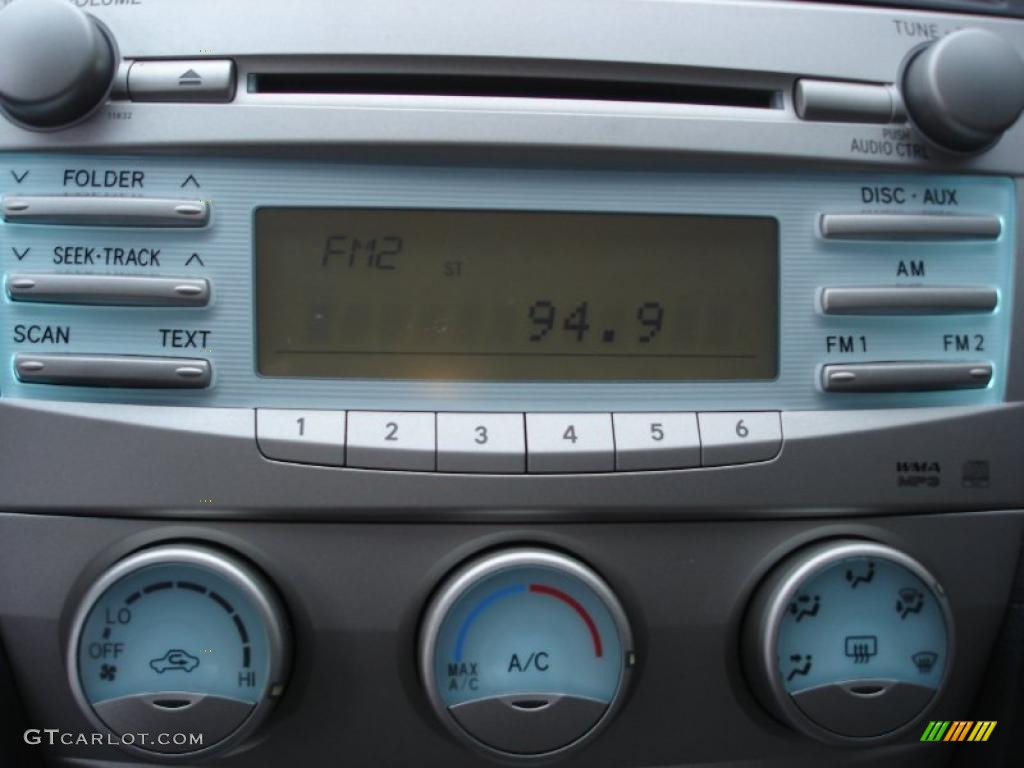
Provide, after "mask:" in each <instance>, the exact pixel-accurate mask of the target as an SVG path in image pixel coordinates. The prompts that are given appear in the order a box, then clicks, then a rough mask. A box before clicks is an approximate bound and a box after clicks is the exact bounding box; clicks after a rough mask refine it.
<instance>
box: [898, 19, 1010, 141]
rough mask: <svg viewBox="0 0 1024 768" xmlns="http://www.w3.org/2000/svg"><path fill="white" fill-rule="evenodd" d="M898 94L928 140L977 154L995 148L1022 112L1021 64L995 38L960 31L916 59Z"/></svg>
mask: <svg viewBox="0 0 1024 768" xmlns="http://www.w3.org/2000/svg"><path fill="white" fill-rule="evenodd" d="M902 92H903V100H904V102H905V104H906V107H907V112H908V113H909V114H910V117H911V118H912V119H913V121H914V123H915V124H916V125H917V127H918V128H919V129H920V130H921V132H922V133H924V134H925V135H926V136H927V137H928V138H930V139H931V140H932V141H934V142H935V143H936V144H939V145H941V146H943V147H946V148H947V149H952V150H956V151H960V152H976V151H979V150H982V149H985V148H987V147H988V146H989V145H991V144H994V143H995V142H996V141H997V140H998V139H999V137H1000V136H1001V135H1002V134H1003V132H1004V131H1006V130H1007V129H1008V128H1009V127H1010V126H1011V125H1013V124H1014V123H1015V122H1016V121H1017V118H1018V117H1020V113H1021V111H1022V110H1024V60H1022V59H1021V57H1020V55H1019V54H1018V53H1017V50H1016V49H1015V48H1014V47H1013V46H1012V45H1011V44H1010V43H1008V42H1007V41H1006V40H1004V39H1003V38H1002V37H1000V36H999V35H997V34H995V33H993V32H988V31H987V30H983V29H962V30H959V31H957V32H953V33H951V34H949V35H947V36H946V37H944V38H942V39H941V40H939V41H937V42H935V43H932V44H931V45H929V46H928V47H927V48H924V49H922V50H920V51H918V52H917V53H916V54H914V56H913V58H912V59H911V60H910V61H909V62H908V63H907V66H906V68H905V71H904V76H903V88H902Z"/></svg>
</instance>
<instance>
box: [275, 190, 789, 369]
mask: <svg viewBox="0 0 1024 768" xmlns="http://www.w3.org/2000/svg"><path fill="white" fill-rule="evenodd" d="M255 226H256V230H255V242H256V320H257V325H258V355H257V356H258V368H259V372H260V373H261V374H262V375H264V376H294V377H317V378H338V379H428V380H478V381H514V380H577V381H582V380H627V381H628V380H638V381H639V380H677V381H689V380H756V379H762V380H763V379H772V378H774V377H775V375H776V373H777V369H778V327H779V298H778V296H779V245H778V243H779V237H778V222H777V221H776V220H775V219H773V218H767V217H740V216H728V217H727V216H695V215H685V216H684V215H668V214H604V213H551V212H542V213H537V212H525V211H469V210H395V209H329V208H317V209H295V208H261V209H259V210H257V212H256V224H255Z"/></svg>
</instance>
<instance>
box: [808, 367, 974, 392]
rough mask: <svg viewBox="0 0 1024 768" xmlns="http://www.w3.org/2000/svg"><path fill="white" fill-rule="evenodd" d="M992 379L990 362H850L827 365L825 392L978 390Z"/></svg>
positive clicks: (825, 369)
mask: <svg viewBox="0 0 1024 768" xmlns="http://www.w3.org/2000/svg"><path fill="white" fill-rule="evenodd" d="M991 380H992V366H991V365H990V364H989V363H895V362H894V363H852V364H844V365H826V366H825V367H824V368H823V369H822V372H821V386H822V388H823V389H824V390H825V391H826V392H933V391H939V390H945V389H981V388H983V387H987V386H988V383H989V381H991Z"/></svg>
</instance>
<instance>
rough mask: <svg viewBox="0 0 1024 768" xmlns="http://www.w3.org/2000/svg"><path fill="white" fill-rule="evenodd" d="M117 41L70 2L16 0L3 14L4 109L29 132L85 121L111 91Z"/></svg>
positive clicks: (0, 98)
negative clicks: (82, 119) (29, 130)
mask: <svg viewBox="0 0 1024 768" xmlns="http://www.w3.org/2000/svg"><path fill="white" fill-rule="evenodd" d="M114 50H115V49H114V44H113V41H112V40H111V39H110V37H109V36H108V34H107V32H106V31H105V30H104V29H103V28H102V27H101V26H100V25H99V24H98V23H97V22H96V21H95V20H94V19H93V18H92V17H90V16H87V15H86V14H84V13H82V12H81V11H79V10H78V9H77V8H75V7H74V6H73V5H71V3H69V2H67V0H15V2H13V3H11V4H10V5H9V6H7V7H6V8H5V9H4V10H3V11H2V12H0V107H2V109H3V111H4V112H5V113H6V114H7V116H8V117H9V118H11V119H12V120H13V121H14V122H17V123H20V124H22V125H24V126H25V127H28V128H42V129H48V128H59V127H62V126H65V125H68V124H70V123H73V122H76V121H77V120H79V119H81V118H83V117H85V116H86V115H88V114H89V113H90V112H92V111H93V110H94V109H95V108H96V107H98V106H99V105H100V104H101V103H102V102H103V100H104V98H105V97H106V95H107V92H108V91H109V90H110V85H111V83H112V82H113V79H114V73H115V70H116V67H117V57H116V54H115V52H114Z"/></svg>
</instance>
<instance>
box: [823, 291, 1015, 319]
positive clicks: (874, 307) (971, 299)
mask: <svg viewBox="0 0 1024 768" xmlns="http://www.w3.org/2000/svg"><path fill="white" fill-rule="evenodd" d="M998 303H999V293H998V292H997V291H996V289H995V288H985V287H979V286H940V287H914V288H845V287H844V288H826V289H825V290H823V291H822V293H821V310H822V312H824V313H825V314H826V315H955V314H968V313H974V312H991V311H992V310H994V309H995V308H996V305H997V304H998Z"/></svg>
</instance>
